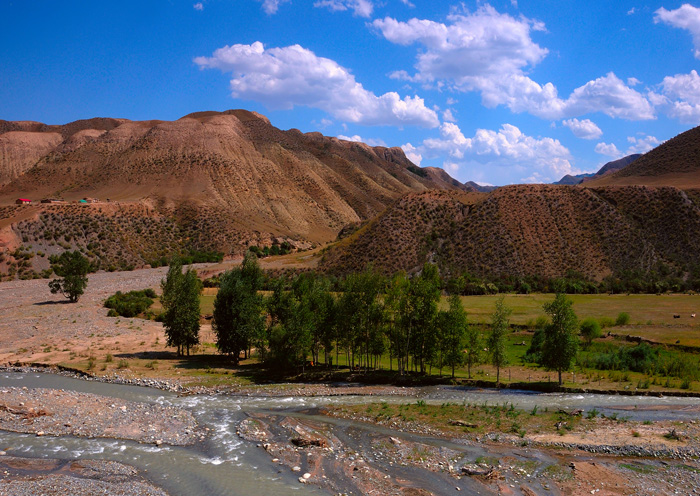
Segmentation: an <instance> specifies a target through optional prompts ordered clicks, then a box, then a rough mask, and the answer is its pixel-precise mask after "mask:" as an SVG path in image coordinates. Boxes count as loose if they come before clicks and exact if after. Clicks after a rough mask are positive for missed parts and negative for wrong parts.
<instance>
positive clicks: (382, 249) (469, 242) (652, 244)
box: [321, 185, 700, 279]
mask: <svg viewBox="0 0 700 496" xmlns="http://www.w3.org/2000/svg"><path fill="white" fill-rule="evenodd" d="M698 246H700V205H699V204H698V203H696V202H694V201H693V200H692V197H690V196H689V195H687V194H686V193H685V192H684V191H681V190H678V189H676V188H646V187H621V188H596V189H590V188H571V187H567V186H551V185H519V186H506V187H503V188H499V189H497V190H495V191H494V192H492V193H489V194H477V193H471V194H464V193H456V192H447V191H431V192H425V193H416V194H410V195H406V196H405V197H403V198H401V199H400V200H399V201H397V202H396V203H395V204H394V205H393V206H392V207H391V208H389V209H387V211H386V212H384V213H383V214H382V215H381V216H379V217H378V218H377V219H376V220H375V221H373V222H371V223H370V224H369V225H368V226H366V227H365V228H364V229H362V230H360V231H359V232H358V233H356V234H355V235H353V236H351V237H349V238H348V239H346V240H343V241H342V242H341V243H340V244H339V245H338V246H335V247H332V248H330V249H329V250H327V252H326V253H325V255H324V259H323V260H322V262H321V267H322V268H323V269H325V270H328V271H331V272H338V273H343V272H348V271H351V270H357V269H361V268H363V267H364V266H365V265H366V264H367V263H369V262H373V263H374V265H375V266H376V267H378V268H380V269H382V270H384V271H386V272H393V271H396V270H400V269H403V270H407V271H409V272H410V271H414V270H418V269H419V268H420V267H421V266H422V264H423V263H424V262H426V261H433V262H437V263H438V264H439V265H440V266H441V268H442V270H443V271H447V272H452V273H458V272H461V271H463V270H467V271H469V272H471V273H474V274H477V275H481V276H493V275H500V274H509V275H540V276H547V277H557V276H562V275H564V274H565V273H566V271H567V270H569V269H573V270H576V271H579V272H581V273H583V274H586V275H587V276H589V277H592V278H595V279H601V278H602V277H604V276H606V275H608V274H610V273H613V272H617V271H621V270H626V269H643V270H648V269H650V268H652V267H653V266H654V265H655V264H656V263H657V262H660V261H662V262H664V263H667V264H670V265H672V266H678V265H679V264H680V265H681V266H683V265H684V264H688V263H700V254H698V252H697V247H698Z"/></svg>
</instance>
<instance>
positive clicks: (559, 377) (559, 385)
mask: <svg viewBox="0 0 700 496" xmlns="http://www.w3.org/2000/svg"><path fill="white" fill-rule="evenodd" d="M559 387H561V369H559Z"/></svg>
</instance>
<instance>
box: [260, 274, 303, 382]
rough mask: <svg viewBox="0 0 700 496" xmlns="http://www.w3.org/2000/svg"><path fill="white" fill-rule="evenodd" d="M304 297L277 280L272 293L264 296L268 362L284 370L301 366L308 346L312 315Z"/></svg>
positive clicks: (287, 370)
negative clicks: (286, 289)
mask: <svg viewBox="0 0 700 496" xmlns="http://www.w3.org/2000/svg"><path fill="white" fill-rule="evenodd" d="M307 301H308V300H305V299H303V298H300V297H299V296H298V295H297V294H295V292H294V291H285V288H284V285H283V280H282V279H280V280H279V281H278V282H277V285H276V286H275V290H274V291H273V293H272V295H270V297H269V298H268V299H267V302H266V303H267V308H268V312H269V314H270V320H269V325H268V333H269V338H268V339H269V342H270V354H269V356H268V358H267V361H268V363H269V364H270V365H271V366H273V367H274V368H277V369H279V370H283V371H285V372H289V371H294V370H295V369H297V368H298V367H299V366H301V367H302V368H303V367H304V363H305V361H306V356H307V353H308V351H309V349H310V348H311V343H312V336H311V328H312V326H313V322H314V315H313V312H312V311H311V307H310V305H308V304H307Z"/></svg>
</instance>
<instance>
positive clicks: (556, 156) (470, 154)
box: [404, 122, 578, 180]
mask: <svg viewBox="0 0 700 496" xmlns="http://www.w3.org/2000/svg"><path fill="white" fill-rule="evenodd" d="M404 146H406V145H404ZM404 150H405V148H404ZM412 151H414V152H420V153H421V154H422V155H425V156H428V157H439V156H445V155H446V156H447V159H446V162H445V163H448V162H449V163H457V164H459V163H463V162H479V163H481V164H485V165H487V166H491V165H492V166H504V167H520V168H521V169H532V170H533V171H534V172H533V173H536V174H538V177H539V179H541V180H550V179H553V178H556V179H559V178H560V177H562V176H564V175H566V174H576V173H578V171H577V170H576V169H575V168H574V167H573V166H572V164H571V152H570V151H569V150H568V149H567V148H566V147H565V146H564V145H562V144H561V143H560V142H559V140H555V139H552V138H535V137H532V136H527V135H526V134H523V133H522V132H521V131H520V129H518V128H517V127H516V126H513V125H511V124H503V126H501V128H500V129H499V130H498V131H493V130H489V129H478V130H477V131H476V133H475V134H474V136H472V137H470V138H467V137H466V136H464V133H463V132H462V131H461V129H460V128H459V126H457V124H454V123H451V122H445V123H443V124H442V125H441V126H440V138H430V139H426V140H425V141H423V144H422V145H421V147H420V148H419V149H418V150H412Z"/></svg>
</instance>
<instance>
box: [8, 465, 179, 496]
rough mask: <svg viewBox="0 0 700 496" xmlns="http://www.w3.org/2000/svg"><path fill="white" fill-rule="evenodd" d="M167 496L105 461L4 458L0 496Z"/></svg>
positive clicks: (127, 468)
mask: <svg viewBox="0 0 700 496" xmlns="http://www.w3.org/2000/svg"><path fill="white" fill-rule="evenodd" d="M98 494H105V495H107V494H109V495H111V496H167V493H166V492H165V491H163V490H162V489H159V488H157V487H155V486H154V485H152V484H151V483H149V482H148V481H146V480H145V479H144V478H143V476H142V474H140V473H139V472H138V470H136V469H135V468H133V467H130V466H128V465H124V464H122V463H117V462H110V461H104V460H80V461H65V460H51V459H41V460H38V459H31V458H18V457H14V456H0V496H38V495H42V496H66V495H70V496H94V495H98Z"/></svg>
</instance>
